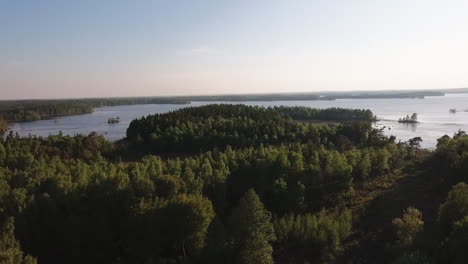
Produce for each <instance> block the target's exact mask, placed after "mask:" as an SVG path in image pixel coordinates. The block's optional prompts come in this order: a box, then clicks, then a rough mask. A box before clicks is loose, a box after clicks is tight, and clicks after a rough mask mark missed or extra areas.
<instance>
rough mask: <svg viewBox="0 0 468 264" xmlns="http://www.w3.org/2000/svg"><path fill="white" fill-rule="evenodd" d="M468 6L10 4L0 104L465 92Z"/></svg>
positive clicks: (301, 1)
mask: <svg viewBox="0 0 468 264" xmlns="http://www.w3.org/2000/svg"><path fill="white" fill-rule="evenodd" d="M467 13H468V2H467V1H462V0H449V1H436V0H426V1H423V0H414V1H404V0H396V1H383V0H381V1H370V0H368V1H364V0H363V1H352V2H351V1H344V0H333V1H305V0H298V1H294V2H291V1H282V0H272V1H266V0H259V1H255V2H253V1H245V0H240V1H235V2H231V1H214V0H203V1H182V0H180V1H179V0H174V1H167V0H156V1H150V0H146V1H134V2H131V3H129V2H127V1H91V0H89V1H88V0H87V1H73V2H67V3H65V1H58V0H45V1H40V2H39V1H32V0H29V1H21V0H19V1H5V2H4V3H2V8H1V9H0V21H1V22H2V23H1V24H0V33H1V34H0V60H1V64H0V92H1V96H0V100H8V99H47V98H57V99H58V98H90V97H127V96H128V97H143V96H184V95H187V96H193V95H211V94H252V93H256V94H261V93H308V92H328V91H377V90H400V91H404V90H432V89H441V90H442V89H444V87H447V89H453V88H464V87H467V86H468V74H466V69H468V49H466V47H468V35H467V34H466V32H465V31H466V25H468V16H466V14H467ZM449 87H450V88H449Z"/></svg>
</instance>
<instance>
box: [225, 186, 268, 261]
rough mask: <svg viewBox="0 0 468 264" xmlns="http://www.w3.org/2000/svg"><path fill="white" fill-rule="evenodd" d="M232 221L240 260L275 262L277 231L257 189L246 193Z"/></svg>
mask: <svg viewBox="0 0 468 264" xmlns="http://www.w3.org/2000/svg"><path fill="white" fill-rule="evenodd" d="M229 220H230V222H229V223H230V230H231V231H232V240H233V250H234V254H235V261H236V263H241V264H270V263H273V257H272V253H273V248H272V246H271V244H270V242H272V241H274V240H275V234H274V229H273V225H272V223H271V214H270V212H268V211H267V210H266V209H265V207H264V206H263V204H262V202H261V201H260V198H259V197H258V195H257V194H256V193H255V191H254V190H252V189H251V190H249V191H247V192H246V193H245V194H244V196H243V197H242V198H241V200H240V202H239V205H238V206H237V207H236V208H235V209H234V210H233V212H232V215H231V217H230V219H229Z"/></svg>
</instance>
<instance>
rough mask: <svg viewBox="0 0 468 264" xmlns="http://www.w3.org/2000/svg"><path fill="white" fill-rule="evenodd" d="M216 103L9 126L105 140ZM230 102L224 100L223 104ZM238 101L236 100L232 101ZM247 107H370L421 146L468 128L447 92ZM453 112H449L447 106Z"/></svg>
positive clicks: (135, 108) (466, 101) (24, 132)
mask: <svg viewBox="0 0 468 264" xmlns="http://www.w3.org/2000/svg"><path fill="white" fill-rule="evenodd" d="M210 103H216V102H194V103H192V104H191V105H172V104H167V105H130V106H115V107H102V108H96V109H95V111H94V112H93V113H91V114H84V115H77V116H67V117H58V118H56V119H53V120H41V121H35V122H27V123H16V124H13V127H12V130H13V131H14V132H18V133H19V134H20V135H21V136H28V135H30V134H31V135H38V136H48V135H51V134H58V133H59V132H60V131H62V133H63V134H65V135H75V134H89V133H91V132H97V133H99V134H101V135H104V136H105V137H106V138H107V139H109V140H118V139H121V138H123V137H125V134H126V130H127V127H128V125H129V124H130V122H131V121H132V120H133V119H135V118H140V117H142V116H146V115H149V114H154V113H166V112H169V111H173V110H177V109H179V108H181V107H187V106H200V105H206V104H210ZM223 103H229V102H223ZM233 103H235V104H239V102H233ZM243 104H246V105H260V106H277V105H286V106H309V107H314V108H328V107H342V108H354V109H370V110H372V112H374V114H376V115H377V116H378V117H379V119H380V121H379V122H377V123H376V125H375V126H376V127H379V128H383V127H385V129H384V132H385V134H387V135H394V136H396V137H397V139H400V140H402V141H406V140H408V139H410V138H413V137H416V136H420V137H421V138H422V139H423V142H422V144H421V145H422V146H423V147H426V148H434V147H435V145H436V143H437V138H439V137H441V136H443V135H450V136H452V135H453V134H454V133H455V132H457V131H458V130H459V129H461V130H468V112H464V111H463V110H465V109H468V94H453V95H447V96H438V97H428V98H426V99H424V100H421V99H343V100H336V101H275V102H243ZM453 108H455V109H457V110H458V112H457V113H450V111H449V110H450V109H453ZM413 113H418V120H419V121H420V123H419V124H406V123H398V122H397V121H398V119H399V118H401V117H404V116H406V115H411V114H413ZM113 116H119V117H120V120H121V122H120V123H117V124H108V122H107V121H108V118H109V117H113Z"/></svg>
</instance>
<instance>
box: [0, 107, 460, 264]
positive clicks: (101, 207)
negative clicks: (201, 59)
mask: <svg viewBox="0 0 468 264" xmlns="http://www.w3.org/2000/svg"><path fill="white" fill-rule="evenodd" d="M374 118H375V116H374V115H373V114H372V112H370V111H368V110H346V109H338V108H334V109H324V110H318V109H311V108H305V107H292V108H290V107H275V108H261V107H250V106H244V105H208V106H203V107H190V108H184V109H181V110H177V111H174V112H170V113H167V114H156V115H150V116H147V117H144V118H141V119H137V120H134V121H133V122H132V123H131V124H130V126H129V128H128V130H127V138H126V139H124V140H122V141H120V142H117V143H115V144H113V143H110V142H108V141H106V140H105V139H104V138H103V137H101V136H99V135H97V134H95V133H92V134H90V135H87V136H85V135H77V136H73V137H72V136H64V135H56V136H50V137H47V138H41V137H24V138H22V137H19V136H17V135H14V134H13V133H10V134H9V135H8V136H6V138H1V137H0V212H1V213H0V263H7V264H13V263H14V264H17V263H23V264H35V263H40V264H41V263H44V264H45V263H47V264H59V263H60V264H62V263H72V264H73V263H80V264H81V263H96V264H97V263H99V264H101V263H116V264H124V263H147V264H152V263H233V264H234V263H252V264H254V263H255V264H256V263H265V264H269V263H273V262H274V263H395V264H396V263H465V262H466V259H468V252H467V251H466V245H468V185H467V184H465V183H463V182H466V181H467V180H468V178H467V175H468V169H467V168H468V167H467V166H466V164H467V163H468V160H467V157H468V136H467V135H466V134H465V133H464V132H462V131H459V132H458V133H456V134H455V135H454V136H453V137H449V136H444V137H442V138H440V139H439V143H438V145H437V149H436V150H435V151H432V152H430V151H427V150H424V149H421V148H420V147H419V146H420V143H421V138H414V139H412V140H409V141H408V142H396V140H395V138H394V137H390V138H389V137H386V136H384V135H383V133H382V130H379V129H375V128H373V127H372V126H371V124H370V121H372V120H373V119H374ZM331 121H333V122H331Z"/></svg>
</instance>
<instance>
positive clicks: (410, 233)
mask: <svg viewBox="0 0 468 264" xmlns="http://www.w3.org/2000/svg"><path fill="white" fill-rule="evenodd" d="M392 224H393V226H394V228H395V231H396V236H397V239H398V244H399V245H400V246H402V247H410V246H411V245H412V244H413V242H414V240H415V239H416V236H417V235H418V233H420V232H421V231H422V230H423V228H424V222H423V221H422V213H421V212H420V211H419V210H418V209H416V208H414V207H408V208H407V209H405V210H404V211H403V216H402V217H401V218H395V219H393V221H392Z"/></svg>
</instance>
